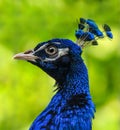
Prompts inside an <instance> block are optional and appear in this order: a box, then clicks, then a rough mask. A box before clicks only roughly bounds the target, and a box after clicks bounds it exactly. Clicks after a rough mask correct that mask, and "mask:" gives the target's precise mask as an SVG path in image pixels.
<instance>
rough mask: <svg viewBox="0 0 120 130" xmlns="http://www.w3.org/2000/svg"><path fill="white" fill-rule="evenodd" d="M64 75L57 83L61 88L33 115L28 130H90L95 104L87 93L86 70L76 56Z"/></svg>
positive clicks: (79, 58)
mask: <svg viewBox="0 0 120 130" xmlns="http://www.w3.org/2000/svg"><path fill="white" fill-rule="evenodd" d="M65 78H66V79H65V80H64V81H63V83H62V84H60V85H62V89H60V90H58V92H57V93H56V95H55V96H54V97H53V98H52V100H51V102H50V103H49V105H48V107H47V108H46V109H45V110H44V111H43V112H42V113H41V114H40V115H39V116H38V117H37V118H36V120H35V121H34V122H33V124H32V127H31V128H30V130H40V129H42V128H44V129H45V130H47V129H50V130H91V122H92V121H91V120H92V118H93V117H94V111H95V107H94V104H93V102H92V99H91V96H90V92H89V83H88V74H87V69H86V66H85V64H84V63H83V61H82V59H81V57H80V56H79V57H78V58H73V62H72V63H71V65H70V69H69V71H68V73H67V75H66V77H65ZM58 85H59V83H58ZM54 123H55V124H54Z"/></svg>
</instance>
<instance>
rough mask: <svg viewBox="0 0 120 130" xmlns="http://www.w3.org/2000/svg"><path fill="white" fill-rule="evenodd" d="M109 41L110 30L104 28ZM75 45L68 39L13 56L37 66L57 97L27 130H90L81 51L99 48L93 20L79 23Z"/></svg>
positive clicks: (90, 105) (91, 115) (91, 108)
mask: <svg viewBox="0 0 120 130" xmlns="http://www.w3.org/2000/svg"><path fill="white" fill-rule="evenodd" d="M104 30H105V32H106V34H107V35H108V37H110V38H111V37H112V36H111V34H108V32H111V30H110V28H109V26H106V25H105V26H104ZM75 36H76V38H77V44H76V43H75V42H73V41H71V40H68V39H52V40H49V41H46V42H42V43H39V44H38V45H37V46H36V47H35V48H34V49H33V50H29V51H26V52H25V53H20V54H17V55H15V57H14V58H15V59H23V60H27V61H28V62H30V63H32V64H34V65H36V66H38V67H39V68H41V69H42V70H43V71H45V72H46V73H47V74H48V75H50V76H51V77H53V78H54V79H55V81H56V88H57V89H56V94H55V95H54V97H53V98H52V99H51V101H50V103H49V104H48V106H47V108H46V109H45V110H44V111H43V112H42V113H41V114H39V116H38V117H37V118H36V119H35V120H34V122H33V123H32V125H31V127H30V130H91V129H92V118H94V112H95V106H94V103H93V102H92V98H91V95H90V90H89V79H88V72H87V68H86V66H85V64H84V62H83V60H82V57H81V54H82V48H83V47H85V46H86V45H88V44H91V45H98V42H97V39H96V38H103V37H104V36H103V33H102V32H101V31H100V30H99V28H98V26H97V25H96V23H95V22H94V21H93V20H90V19H88V20H86V19H84V18H81V19H80V23H79V24H78V30H77V31H76V32H75Z"/></svg>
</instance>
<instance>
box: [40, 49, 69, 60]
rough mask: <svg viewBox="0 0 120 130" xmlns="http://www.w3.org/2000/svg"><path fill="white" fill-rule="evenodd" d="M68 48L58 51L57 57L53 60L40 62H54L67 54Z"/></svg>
mask: <svg viewBox="0 0 120 130" xmlns="http://www.w3.org/2000/svg"><path fill="white" fill-rule="evenodd" d="M68 51H69V48H63V49H58V55H57V57H55V58H45V59H44V60H42V61H55V60H57V59H58V58H60V57H61V56H64V55H66V54H68Z"/></svg>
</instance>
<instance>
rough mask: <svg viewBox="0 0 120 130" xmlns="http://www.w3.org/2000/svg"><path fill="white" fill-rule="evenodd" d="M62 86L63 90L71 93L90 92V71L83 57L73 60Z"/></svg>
mask: <svg viewBox="0 0 120 130" xmlns="http://www.w3.org/2000/svg"><path fill="white" fill-rule="evenodd" d="M74 59H75V58H74ZM62 86H63V87H62V88H63V90H62V91H63V92H64V93H68V94H69V95H76V94H83V93H84V94H89V80H88V72H87V68H86V66H85V64H84V62H83V60H82V59H81V57H80V58H77V59H76V60H74V61H73V62H71V65H70V69H69V71H68V73H67V75H66V79H65V80H64V82H63V84H62Z"/></svg>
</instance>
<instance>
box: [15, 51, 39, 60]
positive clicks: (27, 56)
mask: <svg viewBox="0 0 120 130" xmlns="http://www.w3.org/2000/svg"><path fill="white" fill-rule="evenodd" d="M13 58H14V59H18V60H27V61H35V59H39V57H38V56H35V55H33V51H32V50H29V51H26V52H24V53H18V54H16V55H14V56H13Z"/></svg>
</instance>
